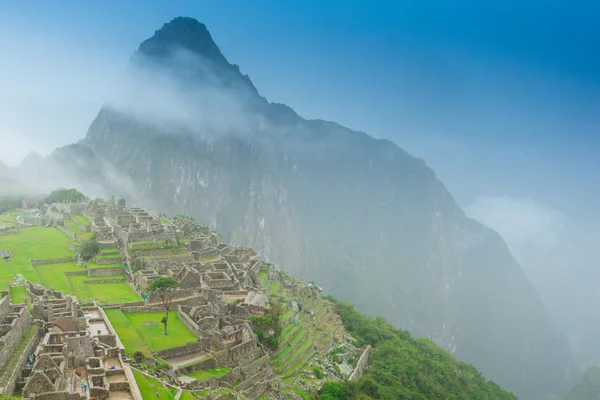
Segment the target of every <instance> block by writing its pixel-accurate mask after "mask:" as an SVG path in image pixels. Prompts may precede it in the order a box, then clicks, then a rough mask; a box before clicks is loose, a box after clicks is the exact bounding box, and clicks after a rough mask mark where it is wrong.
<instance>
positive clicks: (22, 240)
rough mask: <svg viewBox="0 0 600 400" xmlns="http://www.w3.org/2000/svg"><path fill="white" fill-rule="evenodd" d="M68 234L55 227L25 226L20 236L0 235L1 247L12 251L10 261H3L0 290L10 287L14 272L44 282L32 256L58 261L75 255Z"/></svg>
mask: <svg viewBox="0 0 600 400" xmlns="http://www.w3.org/2000/svg"><path fill="white" fill-rule="evenodd" d="M68 241H69V239H68V237H67V236H66V235H65V234H63V233H62V232H60V231H59V230H57V229H54V228H43V227H28V228H22V229H21V230H20V232H19V234H18V235H5V236H0V249H2V250H8V251H10V252H11V253H12V254H13V257H12V259H10V260H9V261H4V260H0V289H3V290H7V289H8V287H9V284H10V282H11V281H12V279H13V276H14V275H15V274H21V275H23V276H24V277H25V279H28V280H30V281H31V282H39V283H43V282H42V280H41V279H40V277H39V276H38V274H37V272H36V270H35V268H34V267H33V266H32V265H31V263H30V262H29V260H30V259H32V258H33V259H39V260H55V259H59V258H68V257H73V253H72V252H71V251H70V250H69V249H68V248H67V242H68Z"/></svg>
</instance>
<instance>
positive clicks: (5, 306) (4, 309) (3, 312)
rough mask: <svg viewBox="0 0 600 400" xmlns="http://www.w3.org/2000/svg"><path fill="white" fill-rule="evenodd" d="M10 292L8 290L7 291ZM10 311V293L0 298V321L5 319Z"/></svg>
mask: <svg viewBox="0 0 600 400" xmlns="http://www.w3.org/2000/svg"><path fill="white" fill-rule="evenodd" d="M7 293H8V292H7ZM9 312H10V295H8V296H4V297H2V299H0V321H1V320H3V319H4V317H6V316H7V315H8V313H9Z"/></svg>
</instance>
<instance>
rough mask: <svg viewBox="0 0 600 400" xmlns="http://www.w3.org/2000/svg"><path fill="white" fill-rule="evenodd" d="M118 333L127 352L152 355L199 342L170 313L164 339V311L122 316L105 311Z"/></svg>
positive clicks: (123, 314)
mask: <svg viewBox="0 0 600 400" xmlns="http://www.w3.org/2000/svg"><path fill="white" fill-rule="evenodd" d="M106 314H107V315H108V318H109V319H110V322H111V323H112V325H113V327H114V328H115V329H116V331H117V334H118V335H119V337H120V338H121V341H122V342H123V345H124V346H125V348H126V349H127V352H128V353H131V354H133V353H134V352H136V351H137V350H140V351H142V352H144V353H145V354H147V355H149V354H150V351H161V350H167V349H172V348H175V347H180V346H183V345H185V344H187V343H189V342H196V341H198V339H197V338H196V336H195V335H194V334H193V333H192V332H191V331H190V330H189V329H188V328H187V327H186V326H185V325H184V324H183V322H181V320H180V319H179V316H178V315H177V312H176V311H171V312H170V313H169V323H168V332H169V334H168V335H167V336H165V334H164V328H163V325H162V323H161V322H160V320H161V319H162V317H163V316H164V315H165V314H164V313H162V312H152V313H123V312H122V311H121V310H119V309H112V310H106Z"/></svg>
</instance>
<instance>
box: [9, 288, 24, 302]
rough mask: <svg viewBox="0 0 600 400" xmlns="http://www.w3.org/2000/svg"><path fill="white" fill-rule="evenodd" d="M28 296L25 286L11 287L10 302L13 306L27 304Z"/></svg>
mask: <svg viewBox="0 0 600 400" xmlns="http://www.w3.org/2000/svg"><path fill="white" fill-rule="evenodd" d="M26 296H27V290H26V289H25V286H14V287H13V286H11V288H10V302H11V303H13V304H22V303H25V297H26Z"/></svg>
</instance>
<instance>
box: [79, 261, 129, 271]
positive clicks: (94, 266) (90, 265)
mask: <svg viewBox="0 0 600 400" xmlns="http://www.w3.org/2000/svg"><path fill="white" fill-rule="evenodd" d="M86 264H87V266H88V268H89V269H102V268H121V267H122V266H123V265H122V264H121V263H120V262H118V263H113V264H96V263H95V262H93V261H88V262H86Z"/></svg>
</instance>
